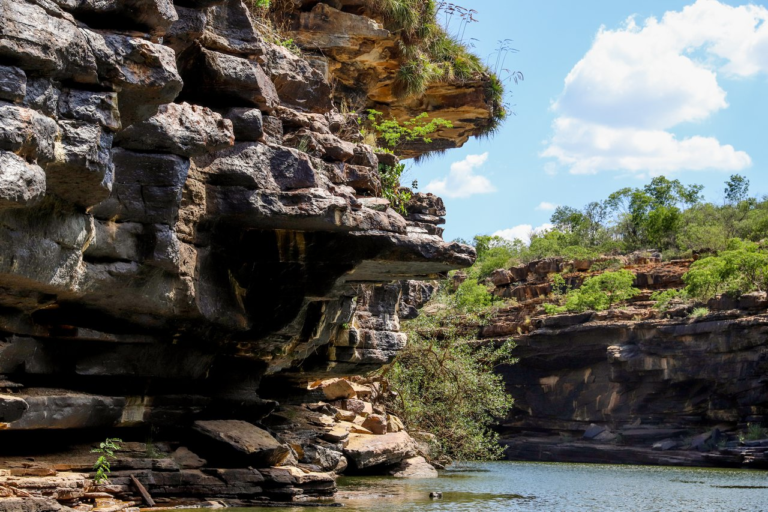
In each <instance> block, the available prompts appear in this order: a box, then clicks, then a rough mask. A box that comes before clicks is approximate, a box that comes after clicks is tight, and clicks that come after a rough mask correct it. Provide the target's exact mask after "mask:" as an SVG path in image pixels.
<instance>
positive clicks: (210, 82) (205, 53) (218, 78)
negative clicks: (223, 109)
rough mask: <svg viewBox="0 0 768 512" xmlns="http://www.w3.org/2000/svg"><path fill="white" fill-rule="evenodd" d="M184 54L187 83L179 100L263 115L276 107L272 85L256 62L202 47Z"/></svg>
mask: <svg viewBox="0 0 768 512" xmlns="http://www.w3.org/2000/svg"><path fill="white" fill-rule="evenodd" d="M187 54H189V55H187ZM187 54H185V55H184V56H183V57H182V58H183V59H185V62H184V65H183V68H182V76H183V77H184V78H185V80H186V81H187V87H185V89H184V92H183V94H182V97H183V98H185V99H187V100H188V101H191V102H193V103H198V104H202V105H206V106H211V107H215V106H217V105H221V104H222V103H226V102H229V105H230V106H235V107H237V106H241V107H247V106H253V107H258V108H260V109H261V110H262V111H265V112H272V110H273V109H274V108H275V107H276V106H277V105H279V103H280V100H279V98H278V95H277V91H276V90H275V86H274V85H273V84H272V82H271V81H270V80H269V78H268V77H267V75H266V74H264V71H263V70H262V69H261V66H259V64H258V63H257V62H255V61H251V60H248V59H244V58H241V57H235V56H233V55H226V54H223V53H219V52H215V51H210V50H207V49H205V48H191V49H190V51H188V52H187Z"/></svg>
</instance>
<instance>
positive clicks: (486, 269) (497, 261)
mask: <svg viewBox="0 0 768 512" xmlns="http://www.w3.org/2000/svg"><path fill="white" fill-rule="evenodd" d="M473 245H474V246H475V250H476V251H477V261H476V262H475V264H474V265H473V266H472V268H471V269H470V270H469V272H468V274H469V276H470V277H471V278H473V279H477V280H482V279H485V278H486V277H488V276H490V275H491V273H492V272H493V271H494V270H498V269H500V268H509V267H510V266H512V263H513V262H514V261H515V260H516V259H517V257H518V256H519V255H520V253H521V251H522V250H523V249H524V247H523V244H522V242H520V241H515V242H510V241H509V240H506V239H504V238H501V237H499V236H487V235H478V236H476V237H475V238H474V240H473Z"/></svg>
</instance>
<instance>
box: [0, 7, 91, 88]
mask: <svg viewBox="0 0 768 512" xmlns="http://www.w3.org/2000/svg"><path fill="white" fill-rule="evenodd" d="M0 10H1V11H2V13H3V23H2V24H1V25H0V57H5V58H6V59H9V60H11V61H12V62H15V63H16V65H17V66H19V67H21V68H22V69H24V70H25V71H34V72H38V73H45V74H47V75H48V76H49V77H51V78H56V79H69V80H74V81H77V82H83V83H92V84H93V83H97V82H98V75H97V71H96V60H95V58H94V54H93V51H92V50H91V47H90V45H89V41H88V39H87V38H86V36H85V34H84V33H83V31H82V30H80V29H79V28H78V27H77V22H76V21H75V19H74V18H73V17H72V16H71V15H69V14H67V13H66V12H64V11H63V10H61V9H59V8H57V7H56V6H55V5H54V4H52V3H49V2H44V1H43V0H37V1H31V2H20V1H17V0H2V1H1V2H0Z"/></svg>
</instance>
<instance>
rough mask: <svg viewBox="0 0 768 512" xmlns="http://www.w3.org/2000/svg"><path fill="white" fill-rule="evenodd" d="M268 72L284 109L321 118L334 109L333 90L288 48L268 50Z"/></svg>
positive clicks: (319, 74) (318, 73) (314, 70)
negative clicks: (312, 114) (300, 111)
mask: <svg viewBox="0 0 768 512" xmlns="http://www.w3.org/2000/svg"><path fill="white" fill-rule="evenodd" d="M267 70H268V73H269V76H270V77H271V78H272V81H273V82H274V84H275V89H276V90H277V95H278V96H279V98H280V102H281V103H282V104H283V105H286V106H289V107H291V108H296V109H300V110H304V111H307V112H315V113H320V114H325V113H327V112H330V111H331V110H332V109H333V103H332V101H331V86H330V84H329V83H328V81H327V80H326V79H325V77H324V76H323V75H322V73H320V72H319V71H317V70H316V69H314V68H313V67H312V66H311V65H310V64H309V63H308V62H307V61H306V60H304V59H302V58H300V57H298V56H296V55H294V54H293V53H291V51H290V50H288V49H287V48H285V47H283V46H277V45H270V46H269V49H268V51H267Z"/></svg>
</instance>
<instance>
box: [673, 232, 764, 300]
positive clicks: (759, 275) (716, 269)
mask: <svg viewBox="0 0 768 512" xmlns="http://www.w3.org/2000/svg"><path fill="white" fill-rule="evenodd" d="M683 281H684V282H685V284H686V292H687V293H688V294H689V295H690V296H691V297H696V298H697V299H700V300H707V299H710V298H712V297H714V296H715V295H718V294H721V293H730V294H734V295H738V294H742V293H747V292H751V291H766V290H768V253H766V252H765V251H764V250H762V249H761V248H760V246H759V245H758V244H756V243H754V242H749V241H744V240H739V239H732V240H730V241H729V242H728V246H727V248H726V250H725V251H721V252H720V253H719V254H718V255H717V256H710V257H708V258H703V259H700V260H698V261H695V262H694V263H693V264H692V265H691V268H690V270H689V271H688V273H687V274H686V275H685V276H683Z"/></svg>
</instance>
